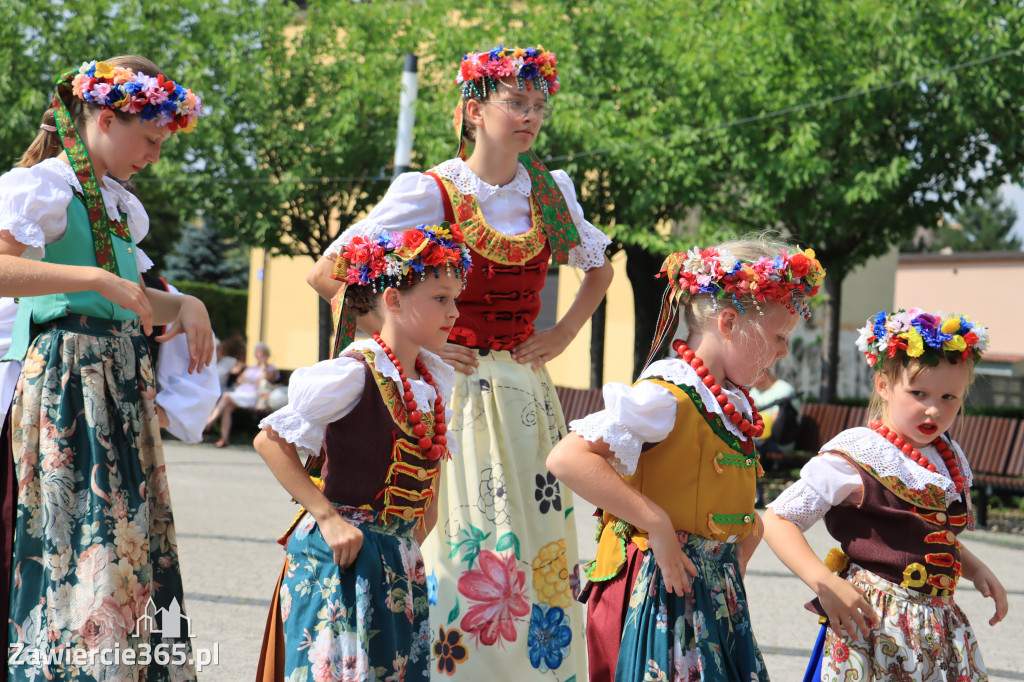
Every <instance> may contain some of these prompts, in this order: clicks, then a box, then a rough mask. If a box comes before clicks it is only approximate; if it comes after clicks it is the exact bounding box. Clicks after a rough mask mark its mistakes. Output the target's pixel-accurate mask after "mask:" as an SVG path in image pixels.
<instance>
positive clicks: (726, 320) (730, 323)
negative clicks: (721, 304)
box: [715, 308, 739, 340]
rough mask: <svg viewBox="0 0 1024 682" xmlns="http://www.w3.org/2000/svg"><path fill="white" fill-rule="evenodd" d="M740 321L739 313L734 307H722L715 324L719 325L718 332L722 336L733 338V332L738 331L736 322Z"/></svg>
mask: <svg viewBox="0 0 1024 682" xmlns="http://www.w3.org/2000/svg"><path fill="white" fill-rule="evenodd" d="M738 322H739V313H738V312H736V310H735V309H734V308H722V310H721V312H719V313H718V318H717V319H716V320H715V324H716V325H717V326H718V333H719V334H721V335H722V338H724V339H728V340H731V339H732V335H733V332H734V331H736V324H737V323H738Z"/></svg>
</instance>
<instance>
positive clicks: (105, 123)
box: [96, 109, 117, 133]
mask: <svg viewBox="0 0 1024 682" xmlns="http://www.w3.org/2000/svg"><path fill="white" fill-rule="evenodd" d="M115 118H117V114H115V113H114V112H113V111H111V110H110V109H101V110H100V113H98V114H97V115H96V126H97V127H98V128H99V129H100V132H101V133H109V132H110V127H111V126H112V125H114V119H115Z"/></svg>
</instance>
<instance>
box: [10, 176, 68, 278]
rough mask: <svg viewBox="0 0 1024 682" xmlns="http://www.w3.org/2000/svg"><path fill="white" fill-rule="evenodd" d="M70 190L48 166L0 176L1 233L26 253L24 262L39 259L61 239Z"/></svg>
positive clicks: (62, 179) (66, 221)
mask: <svg viewBox="0 0 1024 682" xmlns="http://www.w3.org/2000/svg"><path fill="white" fill-rule="evenodd" d="M71 196H72V193H71V187H70V185H68V183H67V181H66V180H65V179H64V178H63V177H62V176H61V175H60V173H58V172H57V171H56V170H54V169H53V168H51V167H50V164H39V165H36V166H32V167H31V168H14V169H12V170H10V171H8V172H7V173H4V174H3V175H2V176H0V230H6V231H7V232H10V233H11V235H13V236H14V238H15V239H16V240H17V241H18V242H19V243H21V244H24V245H25V246H26V247H28V248H27V249H25V253H24V254H23V255H24V256H25V257H26V258H32V259H34V260H39V259H41V258H42V257H43V256H44V255H45V254H46V245H47V244H53V243H54V242H56V241H57V240H59V239H60V238H61V237H63V236H64V232H65V230H67V224H68V204H69V203H70V202H71Z"/></svg>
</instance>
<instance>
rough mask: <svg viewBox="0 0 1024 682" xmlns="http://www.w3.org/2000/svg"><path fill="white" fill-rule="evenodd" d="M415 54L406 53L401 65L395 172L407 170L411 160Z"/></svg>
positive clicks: (414, 95) (396, 174) (399, 172)
mask: <svg viewBox="0 0 1024 682" xmlns="http://www.w3.org/2000/svg"><path fill="white" fill-rule="evenodd" d="M416 64H417V58H416V55H414V54H410V53H408V52H407V53H406V55H405V65H404V66H403V67H402V96H401V98H400V99H399V104H398V107H399V108H398V139H397V141H396V142H395V174H394V176H392V179H394V178H397V177H398V176H399V175H401V174H402V173H405V172H407V171H408V170H409V163H410V161H411V160H412V130H413V126H414V125H415V124H416V88H417V83H416Z"/></svg>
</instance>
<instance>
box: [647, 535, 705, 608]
mask: <svg viewBox="0 0 1024 682" xmlns="http://www.w3.org/2000/svg"><path fill="white" fill-rule="evenodd" d="M647 546H648V547H650V548H651V551H652V552H654V560H655V561H657V562H658V568H660V569H661V577H662V579H663V580H664V581H665V590H666V591H668V592H671V593H672V594H675V595H678V596H680V597H682V596H683V595H684V594H688V593H689V592H690V590H691V589H693V588H692V581H693V579H694V578H696V577H697V567H696V566H694V565H693V562H692V561H690V557H688V556H686V554H684V553H683V548H682V547H680V546H679V537H678V536H677V535H676V532H675V531H674V530H669V531H652V532H651V533H650V534H649V535H648V537H647Z"/></svg>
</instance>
